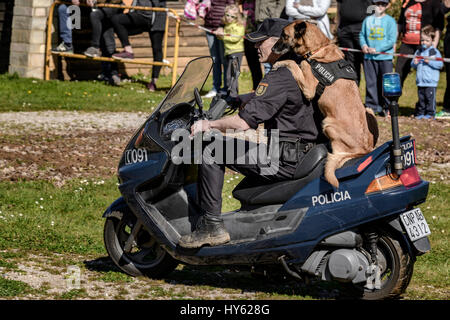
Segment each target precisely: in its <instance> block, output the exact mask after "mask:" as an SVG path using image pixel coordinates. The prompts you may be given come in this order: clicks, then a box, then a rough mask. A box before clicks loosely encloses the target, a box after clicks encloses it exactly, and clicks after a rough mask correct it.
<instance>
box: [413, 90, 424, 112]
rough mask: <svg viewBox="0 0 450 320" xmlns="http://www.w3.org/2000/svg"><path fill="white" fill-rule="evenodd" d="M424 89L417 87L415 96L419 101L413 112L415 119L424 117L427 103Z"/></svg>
mask: <svg viewBox="0 0 450 320" xmlns="http://www.w3.org/2000/svg"><path fill="white" fill-rule="evenodd" d="M426 89H427V88H426V87H417V96H418V98H419V101H417V103H416V110H415V112H414V116H416V117H417V116H423V115H425V111H426V102H427V95H426Z"/></svg>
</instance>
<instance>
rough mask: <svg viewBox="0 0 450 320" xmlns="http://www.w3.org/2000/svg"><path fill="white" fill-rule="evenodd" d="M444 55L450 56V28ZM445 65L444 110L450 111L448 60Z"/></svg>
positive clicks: (449, 64)
mask: <svg viewBox="0 0 450 320" xmlns="http://www.w3.org/2000/svg"><path fill="white" fill-rule="evenodd" d="M444 56H445V57H446V58H450V30H449V31H447V32H446V33H445V38H444ZM444 65H445V77H446V80H447V81H446V87H445V94H444V110H445V111H447V112H450V85H449V84H450V63H448V62H446V63H444Z"/></svg>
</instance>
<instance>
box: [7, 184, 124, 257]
mask: <svg viewBox="0 0 450 320" xmlns="http://www.w3.org/2000/svg"><path fill="white" fill-rule="evenodd" d="M85 181H86V180H79V181H73V182H72V183H70V184H69V185H67V186H65V187H63V188H57V187H55V186H53V185H52V184H51V183H48V182H45V181H24V182H17V183H12V182H1V183H0V211H1V213H0V230H2V232H1V235H0V250H1V249H7V248H19V249H27V250H44V251H52V252H59V253H64V252H71V253H84V254H87V253H96V254H99V253H104V252H105V251H104V248H103V242H102V223H103V221H102V213H103V211H104V210H105V209H106V208H107V207H108V206H109V204H110V203H111V202H112V201H113V200H114V199H116V198H117V197H118V196H119V192H118V190H117V186H116V181H117V180H116V179H115V178H111V179H109V180H106V181H105V183H104V184H94V183H93V182H96V181H95V180H93V181H86V182H85Z"/></svg>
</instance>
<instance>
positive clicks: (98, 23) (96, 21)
mask: <svg viewBox="0 0 450 320" xmlns="http://www.w3.org/2000/svg"><path fill="white" fill-rule="evenodd" d="M103 9H107V8H100V9H97V10H95V11H91V13H90V15H89V18H90V20H91V26H92V37H91V46H92V47H94V48H97V49H98V48H100V39H101V37H102V30H103V19H104V18H105V17H106V15H105V12H104V11H103Z"/></svg>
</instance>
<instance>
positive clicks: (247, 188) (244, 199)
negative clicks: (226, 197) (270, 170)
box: [233, 144, 328, 206]
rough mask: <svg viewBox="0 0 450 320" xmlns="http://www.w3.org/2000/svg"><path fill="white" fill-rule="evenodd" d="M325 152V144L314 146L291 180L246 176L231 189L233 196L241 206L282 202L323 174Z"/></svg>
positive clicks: (326, 152) (326, 151) (326, 150)
mask: <svg viewBox="0 0 450 320" xmlns="http://www.w3.org/2000/svg"><path fill="white" fill-rule="evenodd" d="M327 154H328V149H327V147H326V146H325V145H323V144H319V145H316V146H314V148H312V149H311V150H310V151H309V152H308V153H307V154H306V155H305V157H304V158H303V160H302V162H301V163H300V164H299V165H298V168H297V170H296V172H295V175H294V179H293V180H283V181H277V182H261V180H260V179H256V180H255V179H254V178H251V177H246V178H244V179H243V180H242V181H241V182H240V183H239V184H238V185H237V186H236V188H235V189H234V190H233V197H234V198H236V199H237V200H239V201H240V202H241V205H242V206H256V205H269V204H283V203H284V202H286V201H287V200H289V199H290V198H291V197H292V196H293V195H294V194H295V193H297V191H298V190H300V189H301V188H303V187H304V186H306V185H307V184H308V183H309V182H311V181H312V180H314V179H316V178H318V177H320V176H321V175H322V174H323V169H324V166H325V161H326V157H327Z"/></svg>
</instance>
